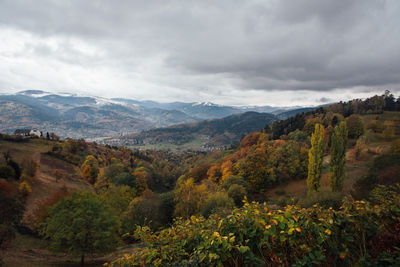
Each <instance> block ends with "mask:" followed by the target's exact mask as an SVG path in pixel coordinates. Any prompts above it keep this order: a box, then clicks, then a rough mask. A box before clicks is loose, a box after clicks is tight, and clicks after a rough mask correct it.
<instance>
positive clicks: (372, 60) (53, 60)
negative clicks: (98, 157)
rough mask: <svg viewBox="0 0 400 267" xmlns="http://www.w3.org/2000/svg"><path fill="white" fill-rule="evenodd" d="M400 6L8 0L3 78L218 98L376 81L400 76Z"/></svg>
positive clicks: (352, 88)
mask: <svg viewBox="0 0 400 267" xmlns="http://www.w3.org/2000/svg"><path fill="white" fill-rule="evenodd" d="M399 13H400V3H399V2H398V1H396V0H349V1H334V0H298V1H289V0H269V1H257V0H249V1H238V0H235V1H228V0H221V1H211V0H208V1H207V0H206V1H189V0H188V1H178V0H175V1H168V2H165V1H161V0H159V1H130V0H129V1H128V0H119V1H107V0H93V1H78V0H71V1H61V0H59V1H57V0H43V1H40V2H35V3H34V4H32V3H31V2H30V1H24V0H2V1H1V2H0V36H2V39H4V40H1V41H2V44H0V70H1V71H4V72H6V73H7V75H3V76H2V77H0V82H1V83H0V84H5V85H9V86H8V87H7V88H6V89H4V88H1V89H0V90H11V89H12V88H15V89H16V88H21V87H22V86H25V87H32V86H34V87H38V88H37V89H47V90H49V89H51V90H55V89H59V90H64V91H66V90H70V91H74V90H75V91H77V90H78V91H84V92H86V93H92V94H100V95H104V96H107V95H113V94H118V95H121V96H129V97H136V98H149V99H157V100H165V101H167V100H171V99H180V100H190V99H192V100H210V99H214V100H215V101H217V102H220V103H222V102H226V101H227V99H228V98H231V97H230V94H231V95H234V96H235V97H236V98H235V99H231V100H229V101H231V102H238V101H239V100H242V101H254V98H253V97H251V98H246V96H247V95H249V94H259V95H260V96H261V97H260V99H268V98H269V96H271V97H272V96H274V97H275V95H276V93H274V92H286V94H289V95H292V94H296V93H302V94H304V95H305V96H306V98H307V99H314V100H313V101H314V103H315V102H318V101H317V100H316V99H318V98H315V97H314V94H315V92H329V93H330V94H332V97H331V98H332V99H337V98H339V97H340V96H341V95H343V94H342V93H340V92H344V91H346V92H350V93H351V94H352V95H358V93H360V91H357V90H361V89H360V88H363V89H362V90H367V88H373V89H371V90H373V92H377V91H376V90H375V89H376V88H383V87H385V88H387V87H388V86H394V87H399V86H398V85H400V58H399V57H400V56H399V55H400V27H398V25H400V18H399V16H398V14H399ZM2 87H4V85H3V86H2ZM231 92H232V93H231ZM364 93H365V94H366V92H364ZM195 98H199V99H195ZM205 98H208V99H205ZM287 99H290V98H287ZM319 100H320V99H319ZM269 101H277V102H279V101H281V100H280V99H277V98H275V99H270V100H269ZM287 102H288V100H287Z"/></svg>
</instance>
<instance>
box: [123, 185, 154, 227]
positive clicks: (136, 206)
mask: <svg viewBox="0 0 400 267" xmlns="http://www.w3.org/2000/svg"><path fill="white" fill-rule="evenodd" d="M137 225H140V226H149V227H150V228H152V229H154V230H155V229H158V228H159V227H160V226H161V215H160V201H159V199H158V196H157V195H156V194H154V193H153V192H151V191H149V190H147V191H144V192H143V194H142V195H141V196H140V197H136V198H135V199H133V200H132V202H131V203H130V204H129V207H128V208H127V210H126V212H125V213H124V218H123V223H122V229H123V232H124V233H130V232H132V231H133V230H134V229H135V228H136V226H137Z"/></svg>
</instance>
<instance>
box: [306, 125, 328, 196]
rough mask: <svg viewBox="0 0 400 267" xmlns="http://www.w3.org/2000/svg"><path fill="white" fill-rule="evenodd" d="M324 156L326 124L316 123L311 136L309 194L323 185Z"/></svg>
mask: <svg viewBox="0 0 400 267" xmlns="http://www.w3.org/2000/svg"><path fill="white" fill-rule="evenodd" d="M323 156H324V126H322V125H321V124H319V123H318V124H316V125H315V130H314V133H313V134H312V136H311V148H310V150H309V151H308V177H307V187H308V192H307V193H308V194H310V193H312V192H313V191H318V189H319V188H320V186H321V169H322V160H323Z"/></svg>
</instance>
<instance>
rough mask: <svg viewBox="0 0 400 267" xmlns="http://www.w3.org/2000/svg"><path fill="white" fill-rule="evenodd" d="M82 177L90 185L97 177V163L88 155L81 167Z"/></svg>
mask: <svg viewBox="0 0 400 267" xmlns="http://www.w3.org/2000/svg"><path fill="white" fill-rule="evenodd" d="M81 171H82V177H83V178H84V179H85V180H86V181H88V182H89V183H91V184H94V183H95V182H96V179H97V176H98V175H99V163H98V161H97V159H96V158H95V157H94V156H92V155H89V156H87V157H86V159H85V161H84V162H83V164H82V166H81Z"/></svg>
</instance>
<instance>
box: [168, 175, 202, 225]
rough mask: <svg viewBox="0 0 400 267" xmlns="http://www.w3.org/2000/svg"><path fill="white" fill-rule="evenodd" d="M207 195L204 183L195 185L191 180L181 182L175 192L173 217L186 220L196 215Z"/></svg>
mask: <svg viewBox="0 0 400 267" xmlns="http://www.w3.org/2000/svg"><path fill="white" fill-rule="evenodd" d="M208 194H209V192H208V190H207V186H206V185H205V184H204V183H203V184H200V185H196V184H195V183H194V180H193V178H190V179H187V180H185V181H183V182H181V183H180V184H178V185H177V189H176V190H175V200H176V202H177V204H176V207H175V215H176V216H181V217H184V218H188V217H190V216H191V215H193V214H196V213H197V212H198V211H199V210H200V207H201V205H202V203H204V201H205V200H206V199H207V197H208Z"/></svg>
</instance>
